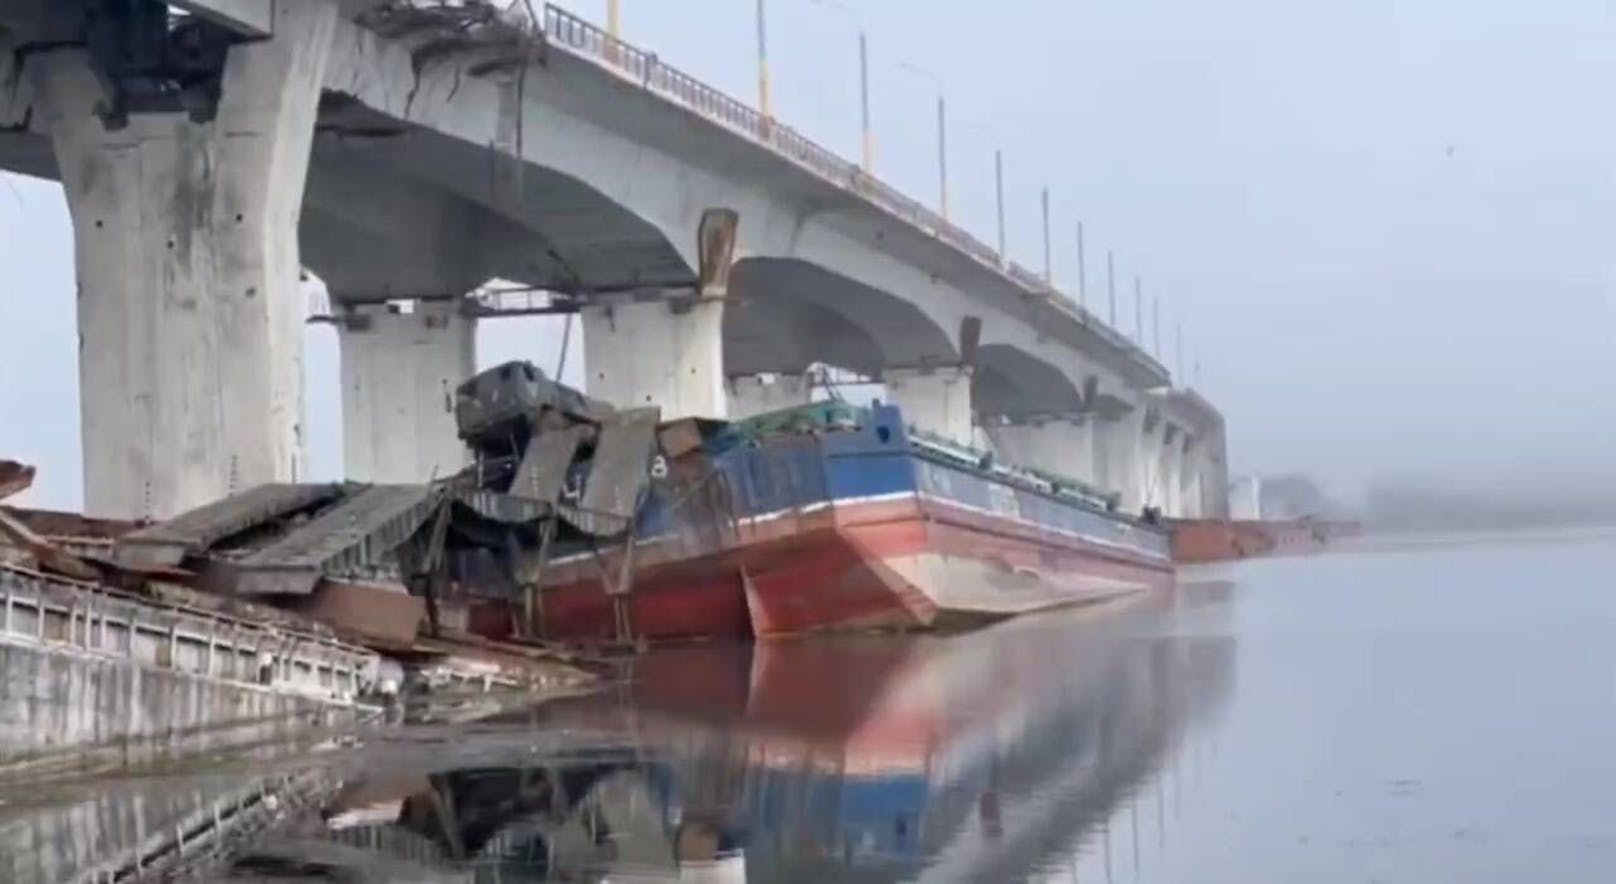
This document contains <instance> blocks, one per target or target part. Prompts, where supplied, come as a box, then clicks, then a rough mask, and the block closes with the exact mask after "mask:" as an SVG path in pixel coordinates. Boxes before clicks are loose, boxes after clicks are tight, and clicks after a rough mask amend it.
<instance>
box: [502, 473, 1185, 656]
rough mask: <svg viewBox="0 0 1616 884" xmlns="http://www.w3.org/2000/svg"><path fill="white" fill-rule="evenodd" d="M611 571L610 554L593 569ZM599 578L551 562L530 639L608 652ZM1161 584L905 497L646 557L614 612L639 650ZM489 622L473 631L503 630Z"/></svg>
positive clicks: (1104, 553) (617, 558)
mask: <svg viewBox="0 0 1616 884" xmlns="http://www.w3.org/2000/svg"><path fill="white" fill-rule="evenodd" d="M620 566H621V554H620V553H613V554H612V555H611V556H610V557H608V559H607V561H606V563H605V570H606V572H609V573H615V571H616V569H617V568H618V567H620ZM601 574H602V567H601V564H600V563H597V562H596V561H594V560H593V559H592V558H590V559H582V560H576V559H575V560H573V561H566V562H557V563H554V564H553V565H552V570H551V576H550V578H549V579H547V580H546V583H547V584H548V585H547V587H546V589H545V590H544V591H543V592H542V593H541V594H540V595H539V599H538V604H537V610H536V611H535V618H534V619H535V621H536V622H535V623H534V624H533V626H534V631H535V632H536V633H539V634H543V635H546V636H549V637H552V638H564V639H571V640H602V641H609V640H612V639H613V638H614V633H615V627H614V622H615V621H614V617H613V610H612V604H611V600H610V598H609V597H608V596H607V595H606V594H605V592H604V590H603V582H602V579H601ZM1171 581H1172V570H1171V566H1170V564H1169V563H1167V562H1165V561H1161V560H1151V559H1149V558H1146V557H1143V556H1137V555H1134V554H1132V553H1130V552H1128V551H1125V550H1121V549H1114V548H1110V547H1106V546H1103V545H1101V544H1097V543H1090V542H1086V541H1082V540H1079V539H1076V538H1074V537H1071V536H1069V535H1063V534H1059V533H1056V532H1053V531H1050V530H1047V529H1043V528H1040V527H1037V526H1035V525H1032V524H1030V523H1027V522H1023V521H1019V520H1013V519H1009V518H1005V517H1001V516H995V515H991V514H985V513H982V512H980V511H973V510H968V509H966V508H964V507H957V506H953V505H951V504H948V503H946V502H943V501H939V500H934V499H927V498H918V497H913V496H909V497H905V498H903V499H899V500H891V501H871V502H863V503H854V504H845V505H837V506H834V507H821V508H819V509H817V510H814V511H812V512H806V513H789V514H786V515H785V516H783V517H773V518H767V519H761V520H755V521H752V522H750V523H743V524H741V525H739V526H738V528H737V532H736V537H735V538H734V540H733V542H731V543H729V544H726V545H724V546H723V548H721V549H718V550H716V551H711V550H710V547H709V551H707V552H700V551H692V550H691V549H690V548H689V545H688V544H684V543H681V542H680V541H679V539H678V538H674V539H672V540H670V541H664V542H661V543H650V544H646V545H645V546H643V547H642V548H641V549H640V550H638V551H637V552H636V556H635V577H634V583H633V592H632V593H631V594H630V595H629V596H628V597H627V599H626V603H627V607H628V611H629V619H630V622H631V624H632V627H633V633H634V637H635V638H637V639H641V638H643V639H648V640H677V639H693V638H748V637H771V636H784V635H793V634H800V633H807V632H822V631H850V630H863V629H890V630H914V629H930V628H947V627H952V626H956V625H958V626H963V625H969V624H972V623H978V622H984V621H991V620H994V619H1001V618H1004V617H1010V616H1014V615H1016V614H1022V613H1028V612H1031V611H1036V610H1042V609H1046V608H1054V607H1060V606H1064V605H1074V604H1084V603H1089V602H1096V601H1102V600H1105V599H1108V598H1112V597H1115V596H1118V595H1122V594H1125V593H1129V592H1134V591H1138V590H1141V589H1144V588H1147V587H1151V586H1164V585H1167V584H1170V583H1171ZM488 614H489V615H491V616H484V617H479V618H477V622H478V625H479V626H481V627H482V628H481V629H479V631H483V632H485V633H487V632H492V633H499V632H501V631H503V630H504V629H505V628H506V627H504V624H509V623H510V622H511V618H510V617H509V616H508V614H507V613H506V612H505V611H504V610H503V609H501V610H498V611H490V612H488Z"/></svg>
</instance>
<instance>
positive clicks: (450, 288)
mask: <svg viewBox="0 0 1616 884" xmlns="http://www.w3.org/2000/svg"><path fill="white" fill-rule="evenodd" d="M175 5H176V6H179V7H183V8H185V9H187V10H190V11H192V12H194V13H197V15H195V16H186V17H180V18H172V19H171V18H170V17H169V16H168V15H167V13H166V10H165V6H164V4H163V3H161V2H158V0H134V2H123V3H109V2H106V0H0V35H3V36H0V166H4V167H5V168H9V169H13V170H18V171H23V172H26V173H29V174H34V175H40V176H43V177H48V178H56V179H60V180H61V181H62V182H63V184H64V186H65V189H66V193H67V198H68V204H69V208H70V210H71V213H72V216H73V219H74V225H75V230H76V234H77V236H76V246H77V268H78V281H79V288H80V299H79V326H80V332H81V339H82V347H81V351H80V352H81V365H80V376H81V390H82V410H83V431H84V435H85V456H86V482H85V487H86V489H87V494H88V504H89V509H90V510H92V511H93V512H95V513H96V514H99V515H111V516H146V515H156V516H169V515H173V514H174V513H175V512H177V511H180V510H184V509H187V508H190V507H192V506H194V505H196V504H199V503H202V502H205V501H208V500H211V499H214V498H217V497H220V496H223V495H224V493H226V492H227V491H229V490H232V489H237V488H240V487H242V486H244V485H249V484H254V483H257V482H262V481H269V480H276V479H278V480H287V479H291V478H294V477H295V476H297V475H298V473H299V466H298V464H299V461H300V457H301V447H302V440H301V438H300V429H299V428H300V390H301V386H300V379H299V365H300V352H301V340H302V336H301V332H300V330H299V327H298V324H297V315H296V314H297V311H298V310H299V309H300V307H301V303H302V299H301V297H300V293H299V287H298V274H299V272H300V270H301V269H302V268H303V266H304V265H306V266H307V267H308V268H309V269H311V270H312V271H313V272H314V273H316V274H318V275H319V276H320V278H321V279H322V280H323V281H324V282H325V284H326V287H327V289H328V290H329V291H330V293H331V296H332V298H333V299H334V301H335V303H336V305H337V312H338V314H339V315H338V319H339V336H340V339H341V343H342V348H343V357H342V358H343V369H342V390H343V400H344V405H343V409H344V434H345V444H346V448H347V461H348V464H347V467H348V472H349V474H350V475H351V476H352V477H353V478H356V479H369V480H381V481H405V480H419V479H421V478H423V477H425V476H426V475H427V474H428V473H430V472H433V471H437V472H439V473H442V472H445V471H447V469H449V468H452V467H454V466H456V465H458V464H459V463H460V462H461V458H462V456H463V454H462V450H461V447H460V445H459V443H458V441H457V440H456V439H455V438H454V432H453V424H452V420H451V419H450V416H449V415H448V414H446V413H445V408H444V403H445V388H446V387H447V386H450V385H453V384H454V383H457V382H458V381H459V380H461V379H463V377H464V376H465V375H466V374H467V372H468V371H469V369H470V366H471V364H472V353H471V347H472V333H471V331H472V325H473V324H474V322H475V321H476V319H475V315H476V314H477V313H479V312H485V308H483V307H478V308H476V309H472V310H463V309H461V307H460V306H459V304H460V299H461V298H462V297H463V296H464V295H465V293H467V292H470V291H473V290H475V289H477V288H478V287H479V286H481V285H482V284H483V283H485V282H486V281H487V280H489V279H493V278H498V279H504V280H511V281H514V282H516V283H518V284H520V285H523V286H531V287H533V288H535V289H539V290H544V291H548V292H554V293H556V294H555V295H554V297H553V298H552V299H550V301H549V302H548V303H547V305H546V307H545V308H544V309H550V308H553V309H556V310H564V311H577V312H579V313H581V315H582V325H583V335H584V351H585V361H586V364H587V369H588V377H589V386H590V388H591V389H590V391H591V392H593V393H596V394H597V395H600V396H601V397H602V398H606V399H610V400H614V401H617V402H619V403H622V404H630V403H632V404H642V403H644V402H647V401H650V402H656V403H659V404H661V405H662V406H663V407H664V409H665V410H667V411H668V412H671V413H680V414H685V413H694V414H705V415H712V416H722V415H724V414H726V413H740V412H750V411H755V410H758V409H762V408H767V407H774V406H780V405H785V404H790V403H793V402H800V401H803V399H804V398H805V397H806V396H807V395H808V394H809V392H810V390H809V384H807V383H806V382H805V381H804V375H805V372H807V370H808V369H809V367H810V366H813V365H817V364H824V365H831V366H835V367H839V368H843V369H848V370H852V371H854V372H857V373H858V374H860V375H863V376H868V377H872V378H879V379H880V380H881V381H882V382H884V384H885V386H886V396H887V397H888V398H890V399H891V400H893V401H895V402H897V403H898V404H900V405H902V406H903V407H904V410H905V412H906V413H907V414H908V415H909V416H910V417H911V419H912V420H914V421H915V422H917V423H919V424H921V425H922V426H923V427H924V428H926V429H930V430H933V431H935V432H938V433H940V434H942V435H945V436H950V437H953V438H956V439H959V440H961V441H974V442H977V443H979V444H990V445H992V446H993V447H995V448H997V449H998V450H999V452H1000V453H1001V454H1002V455H1004V456H1005V457H1007V458H1008V459H1011V460H1016V461H1021V462H1024V463H1027V464H1028V465H1031V466H1037V467H1043V468H1045V469H1049V470H1053V471H1056V472H1061V473H1066V474H1069V475H1072V476H1074V477H1076V478H1080V479H1084V480H1087V481H1089V482H1091V483H1092V484H1095V485H1098V486H1102V487H1107V488H1109V489H1112V490H1115V491H1118V492H1120V494H1121V495H1122V499H1123V502H1124V505H1125V507H1126V508H1128V509H1130V510H1136V509H1138V508H1139V507H1141V506H1145V505H1158V506H1162V507H1164V508H1165V509H1166V510H1167V511H1168V513H1169V514H1189V515H1194V514H1199V513H1202V512H1211V511H1221V508H1222V505H1223V502H1222V488H1223V466H1222V461H1223V434H1222V424H1221V420H1220V418H1219V417H1218V416H1217V413H1216V412H1215V411H1214V410H1213V409H1212V408H1211V407H1210V406H1209V405H1208V404H1207V403H1206V402H1205V401H1204V400H1201V399H1200V398H1199V397H1197V396H1194V395H1191V394H1187V393H1185V392H1183V391H1172V392H1166V388H1167V386H1168V384H1169V378H1168V375H1167V372H1166V371H1165V369H1164V368H1163V367H1162V366H1161V365H1160V364H1159V363H1157V362H1156V361H1155V360H1154V359H1152V358H1150V357H1149V356H1148V355H1146V354H1145V353H1143V352H1142V351H1141V350H1140V349H1139V348H1138V347H1137V346H1135V345H1133V344H1131V343H1129V342H1128V341H1126V340H1125V339H1124V338H1123V337H1122V336H1120V335H1118V334H1117V333H1116V332H1115V330H1113V329H1110V328H1108V327H1106V326H1105V325H1104V324H1103V323H1101V322H1099V321H1098V320H1097V319H1096V318H1095V317H1094V316H1092V315H1091V314H1089V313H1087V312H1086V311H1084V310H1082V309H1081V308H1078V307H1076V306H1074V305H1073V304H1071V303H1070V301H1069V300H1068V299H1066V298H1065V297H1063V296H1061V295H1059V294H1058V293H1056V292H1054V291H1052V290H1051V289H1050V288H1049V286H1048V285H1047V284H1046V283H1045V282H1044V281H1042V280H1040V279H1038V278H1037V277H1035V276H1034V275H1033V274H1030V273H1028V272H1027V271H1025V270H1023V269H1021V268H1019V267H1017V266H1015V265H1014V264H1011V263H1009V262H1008V261H1006V260H1005V257H1004V256H1003V255H1000V254H997V253H996V252H994V251H993V250H992V249H989V248H987V247H986V246H984V245H983V244H982V243H980V242H978V241H977V240H976V239H975V238H973V237H971V236H970V235H969V234H967V233H965V232H964V231H962V230H960V229H959V228H957V227H955V226H953V225H951V224H949V223H948V222H947V221H945V220H944V219H942V218H940V217H938V216H937V215H936V214H935V213H932V212H930V211H928V210H926V209H924V208H923V207H921V206H920V205H919V204H917V203H915V202H914V201H913V200H910V199H908V198H906V197H904V196H902V195H901V194H898V193H897V192H895V191H893V190H892V189H891V188H889V187H887V186H885V185H884V184H882V183H881V182H879V181H878V180H876V179H874V178H872V177H870V176H868V175H866V174H864V173H863V172H861V171H860V170H859V169H858V168H856V167H855V166H854V165H852V164H850V163H848V162H846V161H844V160H841V159H839V158H837V157H835V156H834V155H832V154H830V153H829V152H828V151H826V150H824V149H823V148H821V147H819V146H817V145H815V144H814V143H813V142H811V141H809V140H808V139H806V138H804V137H802V136H801V135H800V134H799V133H797V132H795V131H794V130H792V129H790V128H789V127H788V126H786V125H783V124H782V123H780V122H778V121H775V120H772V119H768V118H766V117H763V116H761V115H759V114H758V113H757V112H756V111H753V110H751V109H750V108H747V107H746V106H744V105H742V104H741V103H739V102H737V101H734V100H733V99H730V98H728V97H727V96H724V95H722V94H721V93H719V92H717V91H716V90H713V89H711V88H709V87H707V86H705V85H703V84H701V83H699V82H698V81H696V80H694V79H693V78H691V77H689V76H687V75H685V74H684V73H682V72H680V71H678V70H677V69H675V68H673V67H671V66H669V65H667V64H665V63H663V62H662V61H660V60H659V59H658V58H657V57H656V56H655V55H653V54H651V53H647V52H644V51H642V50H640V49H637V48H635V47H632V46H628V45H626V44H622V43H620V42H617V41H616V40H614V39H612V38H610V37H608V36H606V35H605V34H603V33H602V32H600V31H598V30H596V29H594V28H593V27H591V26H589V25H588V24H586V23H584V22H582V21H580V20H578V19H576V18H573V17H572V16H570V15H568V14H566V13H564V12H562V11H560V10H557V9H554V8H551V7H547V6H543V5H542V4H538V3H535V4H533V7H534V8H537V9H541V10H542V12H541V13H540V14H539V15H538V18H539V20H538V21H528V20H526V19H525V18H510V17H507V16H505V15H504V14H502V13H499V12H497V9H499V8H503V7H504V6H505V5H506V4H494V3H488V2H474V0H467V2H464V3H454V4H440V3H436V2H425V0H415V2H410V0H340V2H339V0H301V2H296V3H287V2H282V3H278V4H271V3H269V2H268V0H187V2H183V3H177V4H175ZM516 6H517V7H518V8H520V7H521V6H522V4H516ZM90 11H99V12H100V13H101V14H99V15H94V16H90V15H87V14H86V13H87V12H90ZM710 207H725V208H730V209H734V210H736V211H738V213H739V216H740V218H741V226H740V235H739V243H738V251H737V258H738V261H737V263H736V264H735V265H734V267H733V271H732V273H731V275H730V278H729V280H728V286H727V292H719V291H717V290H716V289H714V290H707V291H700V292H698V291H695V289H694V288H693V286H694V285H695V275H696V274H695V270H696V267H697V254H696V251H697V250H696V230H697V221H698V218H699V217H700V215H701V213H702V212H703V211H704V210H705V209H707V208H710ZM300 247H301V251H300ZM720 295H725V296H723V297H721V296H720ZM399 299H405V300H410V301H413V302H414V304H415V306H414V309H413V310H412V311H411V312H407V313H397V312H393V311H392V310H391V309H389V308H388V307H387V306H385V302H390V301H396V300H399ZM526 309H534V308H532V307H531V306H529V307H528V308H526Z"/></svg>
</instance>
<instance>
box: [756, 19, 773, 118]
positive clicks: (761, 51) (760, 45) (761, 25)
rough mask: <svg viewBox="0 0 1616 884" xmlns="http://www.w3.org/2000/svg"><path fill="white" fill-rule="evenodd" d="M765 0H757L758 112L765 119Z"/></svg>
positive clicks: (767, 112) (767, 46)
mask: <svg viewBox="0 0 1616 884" xmlns="http://www.w3.org/2000/svg"><path fill="white" fill-rule="evenodd" d="M765 4H766V0H757V65H758V113H760V114H762V115H763V119H765V120H767V119H769V118H770V117H772V116H773V114H772V113H771V112H770V110H769V28H768V24H767V20H766V19H765V17H764V12H765V10H764V6H765Z"/></svg>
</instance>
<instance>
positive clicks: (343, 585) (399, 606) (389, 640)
mask: <svg viewBox="0 0 1616 884" xmlns="http://www.w3.org/2000/svg"><path fill="white" fill-rule="evenodd" d="M293 609H294V610H296V611H297V612H298V613H300V614H303V615H305V616H307V617H311V618H313V619H315V620H318V621H320V622H321V623H324V624H326V625H327V626H330V627H331V628H332V629H334V630H336V631H337V634H338V635H342V636H345V637H352V638H358V639H360V640H361V641H366V642H375V643H379V644H381V645H384V646H386V647H389V648H408V647H410V646H411V645H413V644H414V643H415V638H416V635H417V633H418V632H419V631H420V627H421V624H422V623H423V622H424V621H425V619H426V600H425V599H423V598H419V597H417V596H412V595H410V594H409V593H407V592H405V591H404V590H403V588H402V587H391V586H378V585H376V584H371V583H356V582H351V581H345V580H323V581H321V582H320V583H319V585H318V586H317V587H316V588H315V590H314V592H313V593H311V594H310V595H309V596H308V597H307V598H303V599H299V600H298V603H297V604H296V605H294V606H293Z"/></svg>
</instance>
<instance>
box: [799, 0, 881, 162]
mask: <svg viewBox="0 0 1616 884" xmlns="http://www.w3.org/2000/svg"><path fill="white" fill-rule="evenodd" d="M813 3H814V5H815V6H823V7H824V8H826V9H831V10H835V11H837V12H840V13H841V14H843V15H845V16H847V17H848V18H849V19H851V20H852V22H853V26H854V27H856V28H858V52H859V116H860V124H861V125H862V130H861V131H862V137H863V144H862V146H861V147H862V155H861V157H860V159H861V162H860V166H861V167H862V168H863V169H864V173H865V174H866V175H868V174H870V173H871V172H872V171H873V170H874V166H875V137H874V134H873V133H872V131H871V129H870V41H869V38H868V35H867V34H866V33H865V30H864V17H863V16H861V15H859V13H858V10H856V9H854V8H853V7H851V6H848V5H847V4H845V3H841V2H838V0H813Z"/></svg>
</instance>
